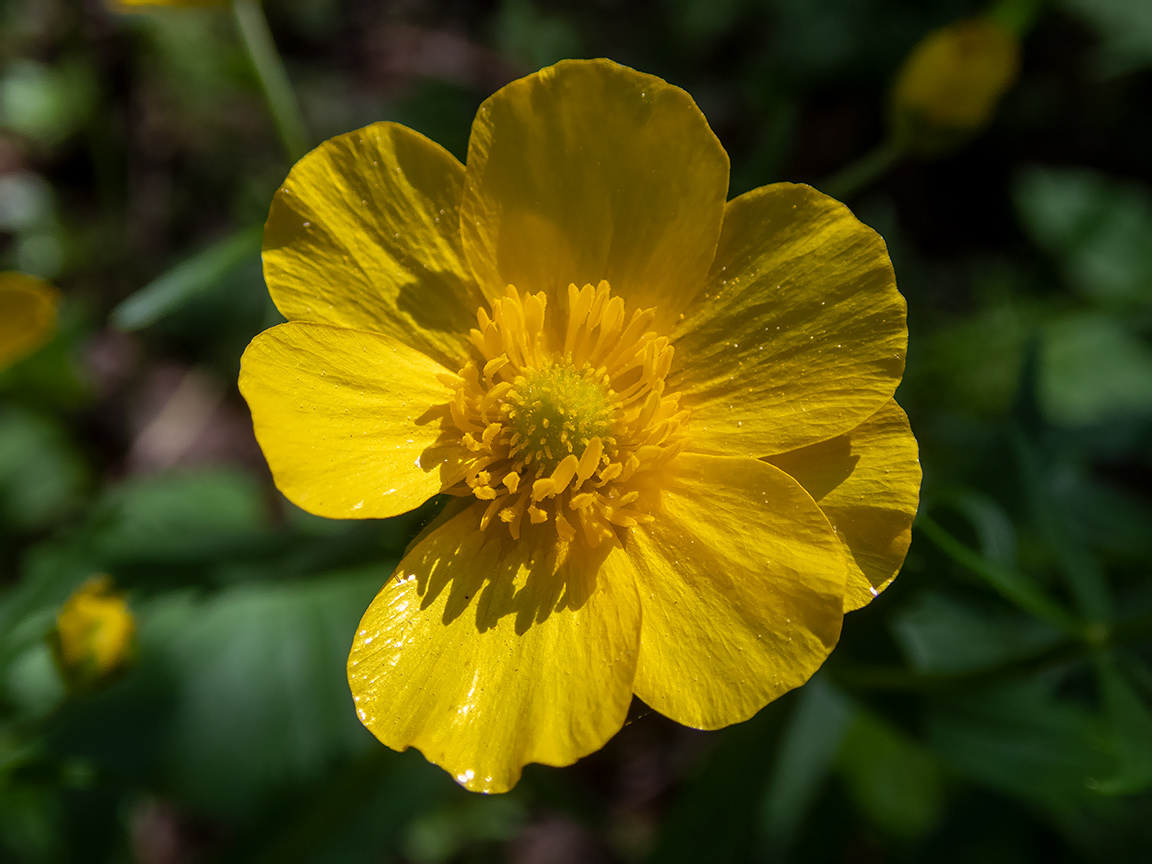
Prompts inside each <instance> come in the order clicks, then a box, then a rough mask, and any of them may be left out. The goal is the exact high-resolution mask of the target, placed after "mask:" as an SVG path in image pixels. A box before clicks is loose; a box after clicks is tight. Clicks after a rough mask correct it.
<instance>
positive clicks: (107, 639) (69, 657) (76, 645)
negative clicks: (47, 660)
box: [53, 575, 136, 690]
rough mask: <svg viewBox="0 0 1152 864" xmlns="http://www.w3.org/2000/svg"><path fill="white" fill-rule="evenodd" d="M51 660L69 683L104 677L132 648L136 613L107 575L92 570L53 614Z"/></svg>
mask: <svg viewBox="0 0 1152 864" xmlns="http://www.w3.org/2000/svg"><path fill="white" fill-rule="evenodd" d="M53 648H54V650H55V655H56V663H57V665H58V666H59V668H60V672H61V674H62V675H63V676H64V679H65V680H66V681H67V682H68V684H69V686H70V687H71V688H73V689H76V690H87V689H91V688H92V687H94V686H98V685H100V684H103V683H106V682H107V681H108V680H110V679H111V678H113V677H114V676H115V675H116V674H117V673H118V672H120V671H121V670H122V669H123V668H124V667H125V665H126V664H127V663H129V662H130V661H131V660H132V658H133V656H134V655H135V652H136V619H135V618H133V617H132V612H131V610H130V609H129V608H128V604H127V603H126V602H125V600H124V598H123V596H122V595H120V594H116V593H114V592H113V591H112V580H111V578H110V577H108V576H104V575H101V576H94V577H92V578H91V579H89V580H88V581H87V582H85V583H84V584H83V585H81V586H80V587H79V588H77V589H76V590H75V591H74V592H72V596H70V597H69V598H68V599H67V601H65V603H64V605H63V606H61V607H60V611H59V613H57V615H56V632H55V639H54V641H53Z"/></svg>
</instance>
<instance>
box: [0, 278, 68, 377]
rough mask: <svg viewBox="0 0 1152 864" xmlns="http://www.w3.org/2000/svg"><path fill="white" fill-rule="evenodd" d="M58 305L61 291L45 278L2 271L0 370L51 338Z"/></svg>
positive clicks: (0, 284)
mask: <svg viewBox="0 0 1152 864" xmlns="http://www.w3.org/2000/svg"><path fill="white" fill-rule="evenodd" d="M59 305H60V292H59V291H57V290H56V289H55V288H53V287H52V286H51V285H49V284H48V283H47V282H45V281H44V280H43V279H37V278H36V277H35V276H28V275H27V274H24V273H12V272H8V273H0V369H2V368H4V367H5V366H9V365H11V364H12V363H15V362H16V361H17V360H19V359H20V358H21V357H26V356H27V355H29V354H31V353H32V352H33V351H35V350H36V349H37V348H39V347H40V346H41V345H43V344H44V343H45V342H47V341H48V340H49V339H51V338H52V335H53V334H54V333H55V332H56V314H57V309H58V307H59Z"/></svg>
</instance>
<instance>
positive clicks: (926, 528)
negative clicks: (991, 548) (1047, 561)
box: [916, 514, 1092, 639]
mask: <svg viewBox="0 0 1152 864" xmlns="http://www.w3.org/2000/svg"><path fill="white" fill-rule="evenodd" d="M916 527H917V529H919V531H920V533H922V534H924V535H925V536H926V537H927V538H928V539H929V540H931V541H932V542H933V543H935V544H936V545H937V546H938V547H939V548H940V550H941V551H943V552H944V553H945V554H946V555H947V556H948V557H949V558H951V559H952V560H953V561H955V562H956V563H957V564H960V565H961V566H962V567H965V568H966V569H968V570H970V571H971V572H972V573H974V574H976V575H977V576H979V577H980V578H981V579H983V580H984V582H985V583H987V584H988V585H989V586H990V587H992V588H993V589H994V590H995V591H996V592H997V593H999V594H1000V595H1001V596H1002V597H1004V598H1005V599H1006V600H1009V601H1011V602H1013V603H1015V604H1016V605H1017V606H1019V607H1020V608H1021V609H1023V610H1024V611H1025V612H1028V613H1030V614H1032V615H1035V616H1036V617H1037V618H1039V619H1041V620H1042V621H1047V622H1048V623H1049V624H1051V625H1052V626H1054V627H1057V628H1058V629H1060V630H1062V631H1063V632H1064V633H1066V634H1068V635H1069V636H1071V637H1073V638H1075V639H1090V638H1092V634H1090V633H1088V632H1087V631H1086V629H1085V628H1084V627H1083V626H1081V625H1080V624H1079V623H1078V622H1077V621H1076V619H1074V618H1073V617H1072V616H1071V615H1069V614H1068V613H1067V612H1065V611H1064V609H1062V608H1061V607H1060V606H1059V605H1058V604H1057V603H1055V602H1053V601H1052V600H1051V599H1049V598H1048V597H1047V596H1046V595H1045V594H1044V593H1043V592H1042V591H1041V590H1040V589H1039V588H1038V587H1037V586H1036V585H1035V584H1034V583H1033V582H1031V581H1030V580H1029V579H1028V578H1027V577H1025V576H1023V575H1022V574H1020V573H1017V572H1016V571H1014V570H1010V569H1008V568H1005V567H1002V566H1000V565H998V564H995V563H993V562H992V561H989V560H987V559H986V558H984V556H982V555H980V553H978V552H976V551H974V550H972V549H970V548H968V547H967V546H966V545H964V543H962V542H961V541H960V540H957V539H956V538H955V537H953V536H952V535H951V534H949V533H948V532H947V531H946V530H944V528H942V527H941V526H940V524H939V523H937V522H935V521H934V520H933V519H931V518H929V517H928V516H925V515H923V514H921V515H920V516H919V517H917V519H916Z"/></svg>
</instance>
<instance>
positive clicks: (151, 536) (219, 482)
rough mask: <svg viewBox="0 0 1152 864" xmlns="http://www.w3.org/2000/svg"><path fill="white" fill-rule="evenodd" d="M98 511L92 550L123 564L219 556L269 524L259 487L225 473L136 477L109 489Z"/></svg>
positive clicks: (248, 479)
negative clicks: (109, 491) (101, 514)
mask: <svg viewBox="0 0 1152 864" xmlns="http://www.w3.org/2000/svg"><path fill="white" fill-rule="evenodd" d="M101 510H102V512H103V518H102V520H101V521H100V522H99V523H98V524H97V527H96V528H95V529H94V530H95V537H94V541H93V543H94V546H95V548H96V550H97V551H98V552H99V553H100V554H101V555H102V556H104V557H105V558H107V559H109V560H110V561H113V562H121V563H123V562H134V561H156V562H158V561H185V560H203V559H205V558H210V557H215V556H219V555H221V554H225V553H228V552H229V551H231V550H232V549H234V548H235V547H236V545H237V544H239V543H241V542H243V541H246V540H251V539H252V538H254V537H258V536H262V535H264V533H265V532H266V531H267V530H268V528H269V524H270V519H269V514H268V508H267V504H266V502H265V500H264V494H263V490H262V489H261V486H260V483H259V482H258V481H257V480H256V479H255V478H254V477H252V476H250V475H248V474H242V473H240V472H238V471H233V470H227V469H211V470H205V469H198V470H195V471H173V472H170V473H166V474H156V475H151V476H144V477H135V478H133V479H131V480H129V481H128V482H126V483H124V484H123V485H121V486H119V487H117V488H115V489H114V490H112V492H111V493H110V494H109V495H108V497H107V498H106V499H105V501H104V502H102V505H101Z"/></svg>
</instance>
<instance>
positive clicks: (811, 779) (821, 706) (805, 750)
mask: <svg viewBox="0 0 1152 864" xmlns="http://www.w3.org/2000/svg"><path fill="white" fill-rule="evenodd" d="M854 714H855V709H854V708H853V706H852V705H851V703H850V702H849V701H848V700H847V699H846V698H845V697H844V695H843V694H841V693H840V691H838V690H837V689H836V688H835V687H833V686H832V685H831V684H829V683H827V682H826V681H825V680H824V678H823V677H821V676H820V675H819V674H817V676H816V677H814V678H813V679H812V680H811V681H809V682H808V683H807V684H806V685H805V686H804V688H803V689H802V690H801V691H800V694H799V701H798V702H797V704H796V708H795V710H794V711H793V712H792V717H791V719H790V720H789V721H788V725H787V727H786V728H785V730H784V734H783V736H782V738H781V740H780V748H779V751H778V755H777V757H776V758H777V761H776V766H775V768H774V769H773V771H772V774H771V776H770V777H769V780H768V786H767V789H766V790H765V795H764V799H763V805H762V810H761V825H762V831H763V833H764V836H765V846H766V847H767V848H768V850H770V851H771V852H773V853H775V855H776V856H778V855H782V854H783V853H785V852H787V850H788V849H789V847H790V846H791V845H792V841H793V840H794V838H795V837H796V835H797V832H798V831H799V829H800V828H801V826H802V825H803V823H804V818H805V817H806V816H807V814H808V811H809V809H810V808H811V807H812V804H813V803H814V802H815V799H816V796H817V794H818V793H819V792H820V788H821V786H822V785H823V783H824V781H825V779H826V778H827V777H828V774H829V772H830V769H831V767H832V763H833V762H834V761H835V759H836V754H837V753H838V752H839V751H840V748H841V742H842V741H843V737H844V731H845V729H846V728H847V727H848V726H849V725H850V722H851V720H852V718H853V716H854Z"/></svg>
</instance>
